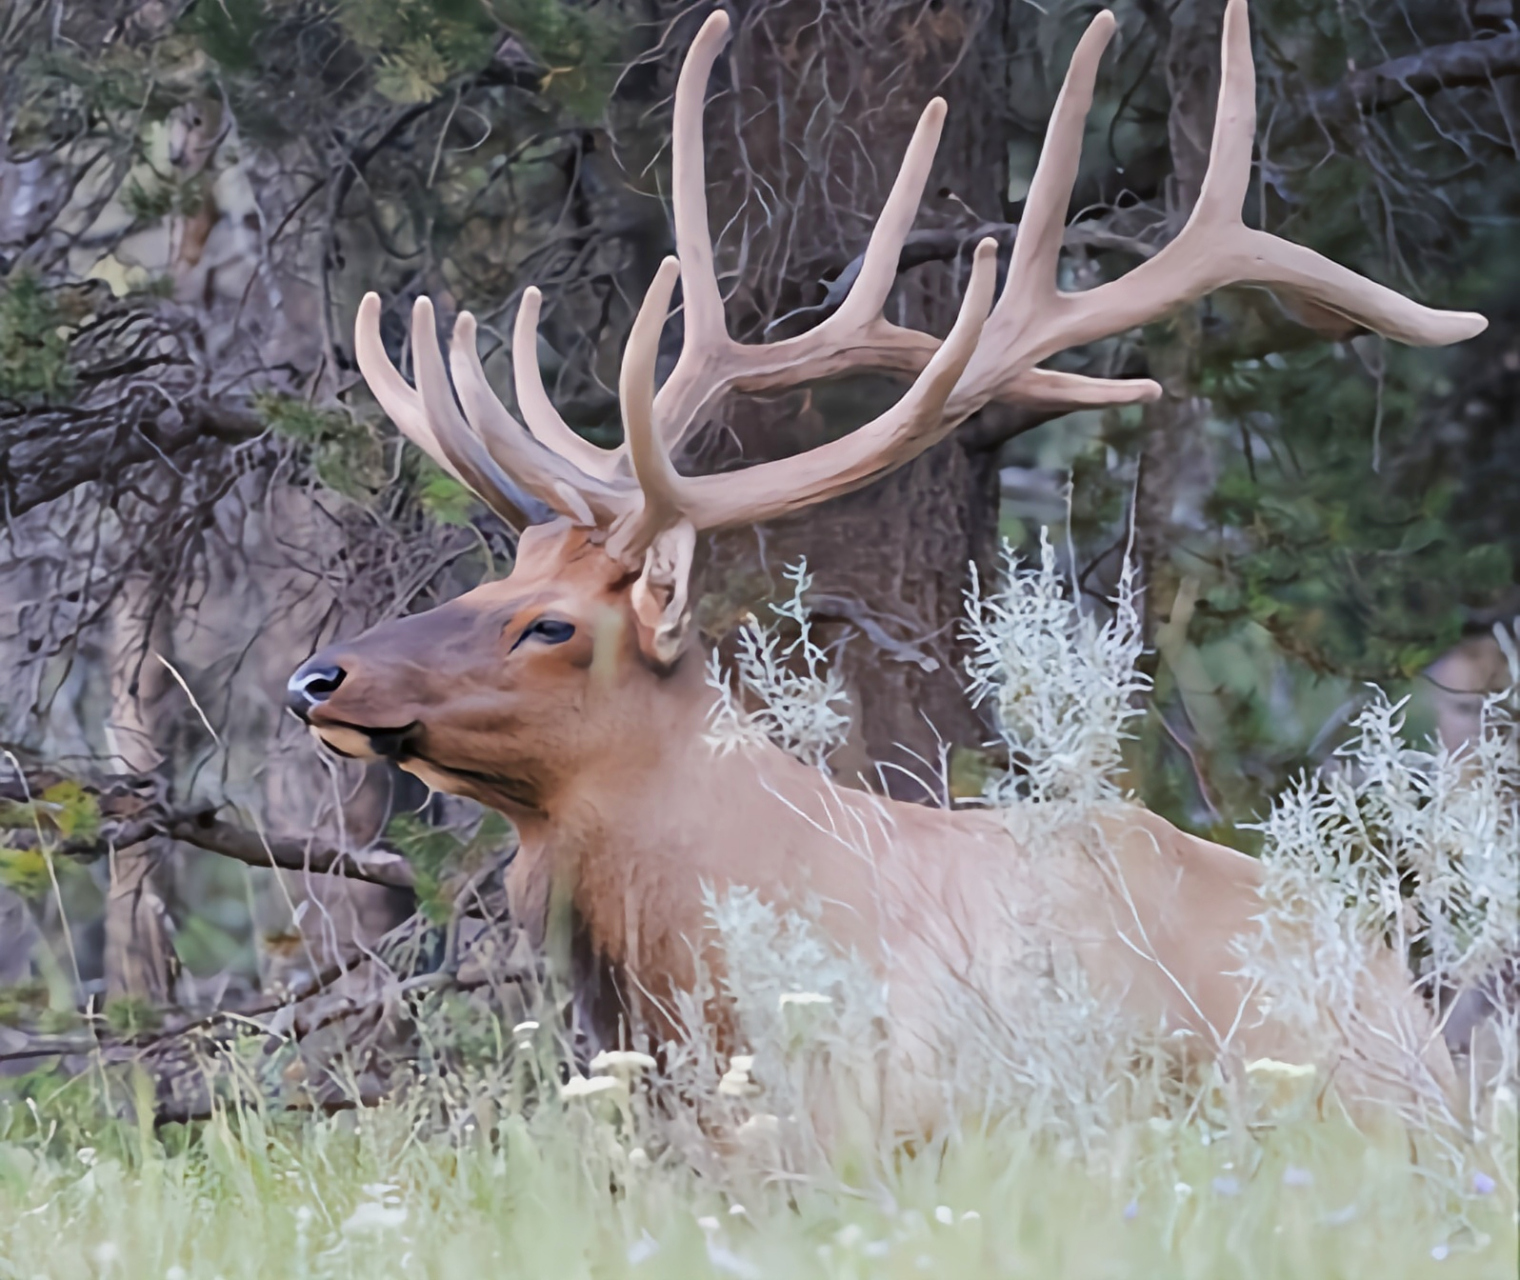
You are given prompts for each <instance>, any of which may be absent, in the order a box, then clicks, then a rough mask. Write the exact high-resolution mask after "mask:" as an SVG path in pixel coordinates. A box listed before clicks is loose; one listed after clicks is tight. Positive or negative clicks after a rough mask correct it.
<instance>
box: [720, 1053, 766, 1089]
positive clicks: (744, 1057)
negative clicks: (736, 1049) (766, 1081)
mask: <svg viewBox="0 0 1520 1280" xmlns="http://www.w3.org/2000/svg"><path fill="white" fill-rule="evenodd" d="M754 1065H755V1055H754V1054H752V1053H736V1054H734V1056H733V1057H732V1058H730V1059H729V1060H728V1070H727V1071H725V1072H724V1073H723V1078H722V1079H721V1080H719V1081H718V1092H719V1093H721V1094H723V1095H724V1096H725V1097H729V1098H748V1097H752V1096H753V1095H754V1094H757V1093H759V1092H760V1086H759V1085H757V1084H756V1083H755V1082H754V1081H753V1080H751V1079H750V1075H749V1073H750V1070H751V1068H753V1067H754Z"/></svg>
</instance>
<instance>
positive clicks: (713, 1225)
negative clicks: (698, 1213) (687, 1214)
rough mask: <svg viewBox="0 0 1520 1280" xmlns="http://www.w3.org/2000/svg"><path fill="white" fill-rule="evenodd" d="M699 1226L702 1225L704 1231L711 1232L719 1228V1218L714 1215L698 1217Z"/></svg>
mask: <svg viewBox="0 0 1520 1280" xmlns="http://www.w3.org/2000/svg"><path fill="white" fill-rule="evenodd" d="M697 1226H699V1227H701V1228H702V1230H703V1231H706V1232H708V1233H709V1234H711V1233H712V1232H714V1231H716V1230H718V1226H719V1224H718V1220H717V1219H716V1218H714V1217H704V1218H698V1219H697Z"/></svg>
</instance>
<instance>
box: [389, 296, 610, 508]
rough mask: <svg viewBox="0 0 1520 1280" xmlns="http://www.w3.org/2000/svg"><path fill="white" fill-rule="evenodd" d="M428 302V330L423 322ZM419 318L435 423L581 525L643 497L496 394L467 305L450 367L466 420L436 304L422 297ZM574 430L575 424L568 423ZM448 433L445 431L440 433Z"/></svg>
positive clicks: (424, 386) (421, 359) (421, 372)
mask: <svg viewBox="0 0 1520 1280" xmlns="http://www.w3.org/2000/svg"><path fill="white" fill-rule="evenodd" d="M424 304H426V311H427V317H428V318H427V322H426V325H425V326H423V327H425V329H426V333H425V334H422V333H419V332H418V329H419V326H422V325H423V322H422V313H423V306H424ZM415 314H416V319H414V321H413V325H412V344H413V347H414V348H415V349H416V351H417V357H416V364H417V387H418V389H419V390H420V391H421V392H422V396H423V400H424V402H425V403H428V404H429V405H430V406H434V405H436V407H434V408H433V409H432V413H433V418H434V421H435V422H437V423H439V424H441V425H443V426H446V427H448V428H450V429H451V431H452V432H453V433H455V434H459V435H463V436H471V431H473V436H472V437H471V438H472V439H474V440H476V441H477V442H478V443H480V444H483V445H484V446H485V448H486V450H487V452H488V453H489V454H490V456H491V457H492V458H493V459H494V460H495V461H496V462H497V463H498V464H499V465H500V466H501V467H502V468H503V469H504V470H505V471H507V472H509V473H510V474H511V475H514V476H517V477H518V478H519V479H520V480H521V482H522V483H523V484H524V485H525V486H527V487H528V488H529V489H530V490H531V491H532V492H534V493H536V494H537V495H538V497H539V498H541V499H542V500H543V501H544V502H546V503H547V504H548V505H549V506H551V507H553V508H554V509H555V510H556V511H558V512H560V514H562V515H566V516H569V517H570V518H571V519H572V520H577V521H579V522H580V523H582V524H595V523H610V522H611V521H612V520H614V519H616V517H617V516H618V515H620V514H622V513H623V512H624V511H626V510H628V508H629V507H630V505H632V503H633V502H634V501H635V500H636V497H635V495H634V494H633V493H632V492H631V488H625V489H618V488H614V487H613V486H611V485H609V484H607V483H606V482H605V481H602V480H597V479H594V478H593V477H591V476H588V475H586V474H585V472H583V471H581V470H580V469H579V468H578V467H576V465H575V464H574V463H573V462H571V461H570V460H569V459H567V458H565V457H562V456H561V455H560V454H558V453H556V452H555V451H554V450H553V449H551V448H549V447H547V446H546V445H544V444H542V443H541V442H540V441H538V440H535V439H534V438H533V437H532V436H531V435H529V434H528V432H527V431H526V430H524V429H523V427H522V424H521V423H519V422H518V421H517V420H516V419H515V418H513V417H512V415H511V414H510V413H508V412H507V410H506V406H505V405H503V404H502V403H501V401H500V400H498V399H497V398H496V393H495V392H494V391H492V390H491V384H490V382H489V380H488V379H487V378H486V374H485V369H484V368H483V367H482V366H481V363H480V352H479V350H478V349H477V347H476V342H475V317H474V316H472V315H471V314H470V313H469V312H468V311H461V312H460V313H459V318H458V319H457V320H455V322H454V340H453V342H452V343H451V344H450V348H449V365H450V367H451V369H452V370H453V373H454V383H455V385H456V386H457V387H458V388H459V399H460V403H461V404H462V405H463V407H464V416H465V418H467V419H468V420H469V426H468V429H467V428H466V426H465V423H464V422H462V421H460V418H459V410H458V409H457V408H455V406H454V397H453V394H452V393H451V391H450V389H449V383H448V378H447V377H446V376H445V375H444V372H443V357H442V356H441V355H440V354H439V350H438V336H437V334H436V332H435V331H434V329H433V324H432V304H431V303H428V302H427V299H425V298H419V299H418V300H417V309H416V313H415ZM566 429H567V430H568V428H566ZM440 434H442V433H440Z"/></svg>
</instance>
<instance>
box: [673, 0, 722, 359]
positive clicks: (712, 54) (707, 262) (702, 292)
mask: <svg viewBox="0 0 1520 1280" xmlns="http://www.w3.org/2000/svg"><path fill="white" fill-rule="evenodd" d="M728 26H729V21H728V14H726V13H725V12H723V10H721V9H719V10H717V11H716V12H715V13H713V14H711V15H710V16H709V17H708V19H707V21H706V22H704V23H703V24H702V29H701V30H700V31H698V32H697V38H696V39H695V40H693V41H692V43H691V48H690V49H689V50H688V51H687V53H686V59H685V61H684V62H682V64H681V73H680V75H679V76H677V77H676V100H675V106H674V109H673V111H672V118H671V130H670V161H671V179H670V186H671V213H672V214H673V216H674V220H675V224H676V225H675V232H676V254H677V256H678V257H679V258H680V259H681V288H682V293H683V294H684V296H685V305H686V334H687V342H688V344H690V343H691V342H692V338H693V336H696V337H697V338H699V339H706V338H708V337H714V338H715V337H716V336H717V335H720V334H721V335H722V336H723V337H724V338H725V339H726V338H727V336H728V330H727V329H726V327H725V325H724V320H723V295H722V293H721V292H720V290H719V289H718V274H717V269H716V268H715V267H714V266H713V247H712V229H711V228H710V227H709V226H708V225H707V165H706V161H705V158H704V156H703V153H702V108H703V106H704V105H705V100H706V98H707V81H708V77H709V76H711V75H712V68H713V63H714V62H716V61H717V58H718V54H719V53H720V52H721V51H722V49H723V46H724V44H725V43H727V41H728Z"/></svg>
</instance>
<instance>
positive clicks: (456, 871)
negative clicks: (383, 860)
mask: <svg viewBox="0 0 1520 1280" xmlns="http://www.w3.org/2000/svg"><path fill="white" fill-rule="evenodd" d="M510 834H511V824H509V823H508V822H507V820H506V819H505V818H504V817H502V816H501V814H499V813H486V814H485V815H484V816H483V817H482V818H481V820H480V825H479V826H478V827H476V828H475V831H474V832H473V833H472V834H471V835H470V836H468V837H467V838H461V837H460V836H459V835H458V834H457V833H456V832H454V831H451V830H449V829H447V828H445V827H435V826H433V825H432V824H430V823H428V822H425V821H424V820H423V819H422V818H420V817H418V816H417V815H416V814H413V813H401V814H397V815H396V816H395V817H394V818H392V819H391V820H390V822H389V823H388V824H387V825H386V828H385V840H386V843H387V844H389V845H390V846H391V847H392V848H393V849H395V850H396V852H397V853H399V854H401V856H402V857H404V858H405V859H406V860H407V862H409V863H410V864H411V867H412V874H413V876H414V877H415V878H416V894H417V906H418V909H419V910H420V911H421V912H422V914H423V915H425V916H426V917H427V918H428V919H429V920H431V921H432V922H433V923H434V924H444V923H446V922H447V921H448V920H449V918H450V916H451V915H452V914H453V905H454V904H453V896H452V892H451V890H452V889H453V888H454V887H455V886H456V883H457V880H458V877H459V876H460V875H461V874H468V873H469V872H470V871H471V870H473V869H474V868H475V867H476V866H478V865H479V863H480V861H481V860H482V859H483V858H484V857H485V856H486V855H488V854H490V853H492V852H494V851H496V850H499V849H501V848H502V846H503V845H504V844H505V843H506V842H507V840H508V839H509V838H510Z"/></svg>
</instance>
